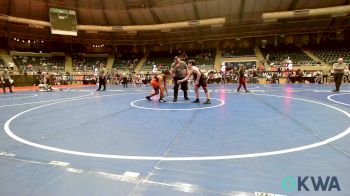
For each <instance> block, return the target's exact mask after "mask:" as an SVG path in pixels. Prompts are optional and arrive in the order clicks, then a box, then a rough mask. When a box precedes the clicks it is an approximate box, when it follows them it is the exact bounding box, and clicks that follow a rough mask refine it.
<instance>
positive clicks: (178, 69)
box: [170, 56, 189, 102]
mask: <svg viewBox="0 0 350 196" xmlns="http://www.w3.org/2000/svg"><path fill="white" fill-rule="evenodd" d="M170 72H171V74H173V75H174V99H173V102H177V95H178V92H179V85H180V84H178V83H177V81H178V80H182V79H184V78H185V77H186V75H187V72H188V70H187V65H186V63H185V62H184V61H181V59H180V58H179V57H177V56H176V57H175V62H174V63H173V64H172V65H171V70H170ZM187 83H188V82H187V81H185V82H182V83H181V89H182V90H183V92H184V98H185V100H189V99H188V96H187V90H188V84H187Z"/></svg>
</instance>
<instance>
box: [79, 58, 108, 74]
mask: <svg viewBox="0 0 350 196" xmlns="http://www.w3.org/2000/svg"><path fill="white" fill-rule="evenodd" d="M72 58H73V70H74V71H93V70H95V68H96V67H99V65H100V63H103V64H105V65H106V64H107V61H108V56H107V55H106V56H100V57H89V56H85V55H83V54H74V55H73V56H72Z"/></svg>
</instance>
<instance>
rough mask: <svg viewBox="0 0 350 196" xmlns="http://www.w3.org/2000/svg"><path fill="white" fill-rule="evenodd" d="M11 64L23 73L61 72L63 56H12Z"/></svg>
mask: <svg viewBox="0 0 350 196" xmlns="http://www.w3.org/2000/svg"><path fill="white" fill-rule="evenodd" d="M12 59H13V62H14V63H15V65H16V66H17V67H18V68H19V69H20V70H21V71H23V72H25V71H35V70H36V71H37V70H45V71H63V70H64V62H65V57H64V56H29V55H28V56H27V55H13V56H12Z"/></svg>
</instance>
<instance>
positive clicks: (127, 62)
mask: <svg viewBox="0 0 350 196" xmlns="http://www.w3.org/2000/svg"><path fill="white" fill-rule="evenodd" d="M142 56H143V54H142V53H131V52H125V53H118V54H117V55H116V57H115V59H114V62H113V69H114V70H119V71H127V72H128V71H133V70H134V69H135V67H136V65H137V64H138V63H139V61H140V59H141V58H142Z"/></svg>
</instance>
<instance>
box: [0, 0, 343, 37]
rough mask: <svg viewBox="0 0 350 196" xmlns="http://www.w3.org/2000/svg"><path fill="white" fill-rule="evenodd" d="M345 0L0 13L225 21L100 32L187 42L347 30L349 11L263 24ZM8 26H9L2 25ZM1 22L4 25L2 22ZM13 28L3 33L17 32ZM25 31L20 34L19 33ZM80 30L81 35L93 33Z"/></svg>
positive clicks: (82, 20)
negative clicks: (273, 15) (267, 18)
mask: <svg viewBox="0 0 350 196" xmlns="http://www.w3.org/2000/svg"><path fill="white" fill-rule="evenodd" d="M349 3H350V1H349V0H332V1H330V0H0V13H1V14H4V15H9V16H16V17H23V18H30V19H35V20H43V21H49V15H48V9H49V8H51V7H58V8H68V9H73V10H76V11H77V17H78V18H77V20H78V24H80V25H102V26H128V25H152V24H163V23H171V22H181V21H190V20H202V19H211V18H218V17H225V18H226V22H225V23H224V24H223V25H217V26H204V27H193V28H186V29H169V31H163V32H161V31H151V32H134V33H136V34H132V33H131V34H130V33H126V32H115V33H98V35H95V37H96V39H98V37H103V39H113V40H118V41H121V42H123V41H124V42H125V43H132V42H133V43H135V41H136V42H137V43H146V42H165V43H166V42H188V41H206V40H220V39H235V38H236V39H237V38H244V37H259V36H271V35H279V34H305V33H316V32H336V31H341V30H349V29H350V22H349V18H350V17H349V14H345V15H340V16H338V17H331V16H330V15H323V16H314V17H297V18H288V19H280V20H276V21H273V22H264V20H263V18H262V14H263V13H268V12H281V11H291V10H303V9H314V8H327V7H334V6H344V5H349ZM6 25H8V24H6ZM3 26H4V25H3ZM16 29H17V28H16V27H13V28H11V25H9V28H7V29H5V31H10V33H11V32H16V31H18V30H16ZM22 33H23V32H22ZM87 34H88V33H86V32H80V34H79V35H81V36H82V37H83V36H84V35H85V36H89V37H91V36H92V37H94V35H92V34H91V33H90V34H88V35H87ZM78 37H79V36H78Z"/></svg>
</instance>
